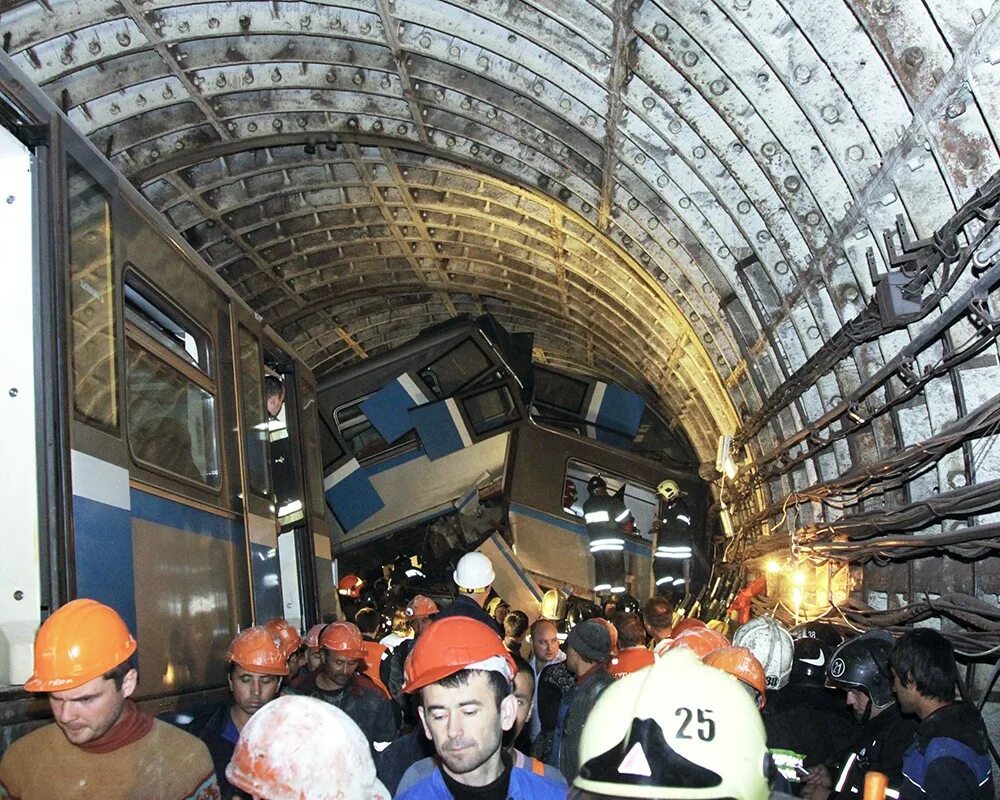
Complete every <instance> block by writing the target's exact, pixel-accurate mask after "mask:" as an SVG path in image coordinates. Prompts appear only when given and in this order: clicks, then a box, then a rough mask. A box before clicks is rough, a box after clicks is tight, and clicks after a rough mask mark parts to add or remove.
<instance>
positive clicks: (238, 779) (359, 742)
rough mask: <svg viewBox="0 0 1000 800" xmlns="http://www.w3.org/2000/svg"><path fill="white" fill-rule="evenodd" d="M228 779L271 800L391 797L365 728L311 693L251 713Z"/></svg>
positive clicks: (386, 799) (377, 799) (373, 799)
mask: <svg viewBox="0 0 1000 800" xmlns="http://www.w3.org/2000/svg"><path fill="white" fill-rule="evenodd" d="M226 777H227V778H229V782H230V783H232V784H233V786H236V787H237V788H239V789H242V790H243V791H245V792H249V793H250V794H253V795H256V796H257V797H266V798H268V800H302V798H307V800H341V798H344V797H350V798H351V800H390V797H391V795H390V794H389V792H388V791H387V790H386V788H385V786H383V785H382V783H381V782H380V781H379V780H378V778H377V777H376V776H375V763H374V762H373V761H372V757H371V752H370V751H369V749H368V741H367V740H366V739H365V735H364V734H363V733H362V732H361V729H360V728H359V727H358V726H357V725H356V724H355V723H354V721H353V720H351V718H350V717H348V716H347V714H345V713H344V712H343V711H341V710H340V709H339V708H336V707H335V706H332V705H330V704H329V703H324V702H323V701H322V700H316V699H314V698H312V697H301V696H298V697H279V698H278V699H277V700H274V701H272V702H270V703H268V704H267V705H265V706H264V707H263V708H262V709H260V711H258V712H257V713H256V714H254V715H253V716H252V717H250V720H249V721H248V722H247V724H246V725H245V726H244V728H243V732H242V733H241V734H240V741H239V743H238V744H237V745H236V751H235V752H234V753H233V759H232V761H230V762H229V766H228V767H226Z"/></svg>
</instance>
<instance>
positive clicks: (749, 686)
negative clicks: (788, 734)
mask: <svg viewBox="0 0 1000 800" xmlns="http://www.w3.org/2000/svg"><path fill="white" fill-rule="evenodd" d="M702 663H704V664H707V665H708V666H710V667H715V668H716V669H721V670H722V671H723V672H726V673H728V674H730V675H732V676H733V677H734V678H736V680H738V681H739V682H740V683H741V684H742V685H743V688H744V689H746V691H747V693H748V694H749V695H750V697H751V698H752V699H753V701H754V703H755V704H756V705H757V708H764V706H765V705H766V704H767V681H766V679H765V678H764V667H763V666H761V663H760V662H759V661H758V660H757V657H756V656H755V655H754V654H753V653H751V652H750V651H749V650H748V649H747V648H745V647H720V648H719V649H718V650H713V651H712V652H711V653H709V654H708V655H707V656H705V657H704V658H702Z"/></svg>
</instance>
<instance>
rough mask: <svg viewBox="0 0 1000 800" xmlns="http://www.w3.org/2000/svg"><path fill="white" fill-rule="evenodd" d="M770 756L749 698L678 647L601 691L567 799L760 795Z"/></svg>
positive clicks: (749, 799)
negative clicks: (578, 767)
mask: <svg viewBox="0 0 1000 800" xmlns="http://www.w3.org/2000/svg"><path fill="white" fill-rule="evenodd" d="M768 763H769V756H768V753H767V745H766V737H765V733H764V723H763V722H762V721H761V718H760V713H759V712H758V711H757V708H756V706H755V705H754V702H753V700H752V699H751V698H750V695H749V694H747V692H746V691H745V690H744V689H743V688H742V687H741V686H740V684H739V682H738V681H737V680H736V679H735V678H733V677H732V676H731V675H728V674H726V673H725V672H723V671H722V670H718V669H714V668H713V667H709V666H707V665H705V664H703V663H702V662H701V661H699V660H698V657H697V656H696V655H695V654H694V653H692V652H690V651H689V650H686V649H683V648H680V649H677V650H672V651H670V652H669V653H667V654H666V655H664V656H663V658H661V659H660V660H659V661H657V662H656V664H654V665H653V666H651V667H647V668H646V669H643V670H640V671H639V672H634V673H632V674H631V675H627V676H626V677H624V678H622V679H621V680H619V681H617V682H615V683H614V684H612V685H611V686H610V687H608V689H607V690H605V692H604V694H602V695H601V697H600V699H599V700H598V701H597V704H596V705H595V706H594V708H593V710H592V711H591V713H590V717H589V718H588V719H587V724H586V726H585V727H584V729H583V737H582V738H581V740H580V772H579V774H578V775H577V777H576V779H575V780H574V781H573V789H572V791H571V792H570V794H569V800H618V798H674V799H675V800H699V799H700V798H704V799H705V800H709V798H712V799H713V800H714V799H715V798H734V800H766V799H767V798H768V797H769V795H770V789H769V787H768V780H767V773H768Z"/></svg>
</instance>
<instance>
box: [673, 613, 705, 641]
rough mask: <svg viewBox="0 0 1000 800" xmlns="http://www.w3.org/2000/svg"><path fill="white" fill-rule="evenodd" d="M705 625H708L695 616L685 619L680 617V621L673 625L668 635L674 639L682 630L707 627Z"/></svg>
mask: <svg viewBox="0 0 1000 800" xmlns="http://www.w3.org/2000/svg"><path fill="white" fill-rule="evenodd" d="M707 627H708V626H707V625H706V624H705V623H704V622H702V621H701V620H700V619H696V618H695V617H687V618H686V619H682V620H681V621H680V622H678V623H677V624H676V625H674V629H673V630H672V631H671V632H670V635H671V636H672V637H673V638H674V639H676V638H677V637H678V636H680V635H681V634H682V633H684V631H693V630H699V629H701V628H707Z"/></svg>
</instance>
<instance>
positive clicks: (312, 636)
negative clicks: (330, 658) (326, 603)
mask: <svg viewBox="0 0 1000 800" xmlns="http://www.w3.org/2000/svg"><path fill="white" fill-rule="evenodd" d="M326 626H327V623H325V622H322V623H320V624H319V625H313V626H312V627H311V628H310V629H309V631H308V632H307V633H306V647H310V648H317V647H320V646H321V645H320V643H319V637H320V635H321V634H322V633H323V631H324V630H325V629H326Z"/></svg>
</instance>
